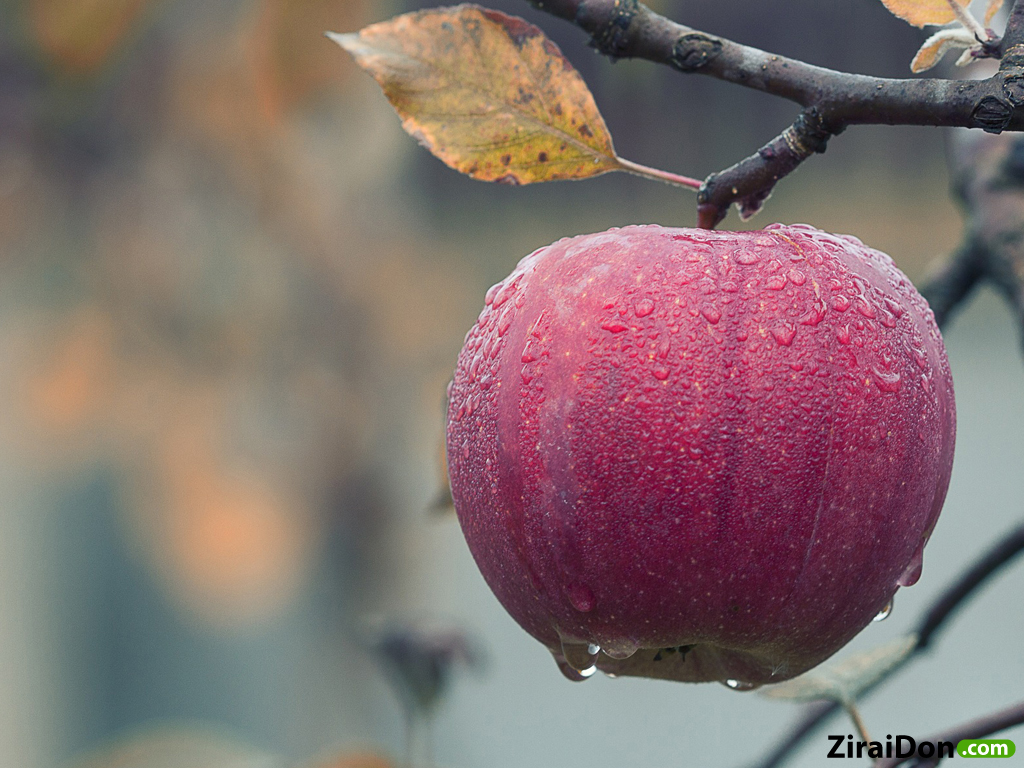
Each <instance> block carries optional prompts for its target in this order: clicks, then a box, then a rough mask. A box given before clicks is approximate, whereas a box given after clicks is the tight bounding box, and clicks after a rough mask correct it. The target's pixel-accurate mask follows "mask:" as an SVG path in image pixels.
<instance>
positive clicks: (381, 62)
mask: <svg viewBox="0 0 1024 768" xmlns="http://www.w3.org/2000/svg"><path fill="white" fill-rule="evenodd" d="M328 36H329V37H330V38H331V39H332V40H334V41H335V42H337V43H338V44H339V45H340V46H341V47H342V48H344V49H345V50H346V51H348V52H349V53H350V54H352V56H353V58H355V60H356V62H357V63H358V64H359V66H360V67H362V68H363V69H365V70H366V71H368V72H369V73H370V74H371V75H373V77H374V79H376V80H377V82H378V83H380V85H381V87H382V88H383V89H384V93H385V95H386V96H387V97H388V100H389V101H390V102H391V104H392V106H394V108H395V109H396V110H397V111H398V114H399V115H400V116H401V117H402V126H403V127H404V128H405V130H406V131H408V132H409V133H410V134H412V135H413V136H414V137H416V139H418V140H419V141H420V143H421V144H423V145H424V146H425V147H427V149H429V150H430V151H431V152H433V153H434V154H435V155H436V156H437V157H438V158H440V159H441V160H443V161H444V162H445V163H446V164H447V165H449V166H451V167H452V168H455V169H456V170H458V171H461V172H462V173H465V174H467V175H469V176H472V177H473V178H475V179H481V180H484V181H501V182H506V183H512V184H529V183H532V182H538V181H553V180H556V179H580V178H586V177H589V176H596V175H599V174H602V173H607V172H608V171H612V170H617V169H624V166H623V163H622V162H621V161H620V160H619V158H618V157H617V156H616V155H615V150H614V149H613V147H612V139H611V135H610V134H609V133H608V129H607V127H606V126H605V123H604V118H602V117H601V113H600V112H599V111H598V109H597V105H596V104H595V103H594V98H593V96H592V95H591V93H590V91H589V90H588V89H587V86H586V84H585V83H584V82H583V78H582V77H581V76H580V74H579V72H577V71H576V70H575V69H574V68H573V66H572V65H571V64H570V63H569V61H568V60H567V59H566V58H565V57H564V56H563V55H562V53H561V51H559V50H558V47H557V46H556V45H555V44H554V43H553V42H551V40H549V39H548V38H547V37H546V36H545V35H544V33H543V32H541V31H540V30H539V29H538V28H537V27H535V26H533V25H532V24H529V23H527V22H526V21H524V20H522V19H519V18H516V17H514V16H507V15H505V14H504V13H500V12H498V11H491V10H486V9H483V8H480V7H479V6H475V5H460V6H457V7H454V8H435V9H431V10H425V11H419V12H416V13H407V14H404V15H402V16H398V17H396V18H394V19H391V20H390V21H385V22H381V23H380V24H373V25H371V26H369V27H366V28H365V29H363V30H362V31H360V32H359V33H354V34H344V35H338V34H333V33H328Z"/></svg>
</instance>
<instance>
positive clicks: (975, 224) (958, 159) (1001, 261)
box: [921, 134, 1024, 339]
mask: <svg viewBox="0 0 1024 768" xmlns="http://www.w3.org/2000/svg"><path fill="white" fill-rule="evenodd" d="M950 170H951V175H952V181H953V191H954V197H955V198H956V199H957V201H958V202H959V203H960V206H961V207H962V208H963V211H964V219H965V225H966V226H965V227H964V237H963V242H961V244H960V246H959V247H958V248H957V250H956V251H955V252H954V253H953V254H952V256H951V257H950V258H949V259H948V261H947V262H946V263H945V264H943V265H942V266H941V267H940V268H939V271H938V272H936V273H935V274H934V275H933V276H932V277H931V278H930V279H929V280H928V281H927V282H926V283H925V284H924V285H923V286H922V287H921V293H922V294H924V297H925V298H926V299H928V301H929V303H930V304H931V305H932V309H933V311H934V312H935V316H936V319H938V320H939V322H940V323H942V322H943V321H945V320H947V319H948V318H949V316H950V314H951V313H952V312H953V311H954V310H955V309H956V307H957V306H958V305H959V304H960V303H961V302H962V301H963V300H964V299H965V298H966V297H967V296H968V295H969V294H970V293H971V291H972V289H973V288H974V287H975V286H976V285H978V284H979V283H980V282H982V281H984V280H988V281H989V282H990V283H991V284H992V285H993V286H994V287H995V288H996V289H997V290H999V291H1000V292H1001V293H1002V294H1003V296H1004V297H1005V298H1006V300H1007V302H1008V303H1009V305H1010V308H1011V310H1012V312H1013V313H1014V316H1015V318H1016V320H1017V323H1018V325H1019V327H1020V328H1021V331H1022V339H1024V137H1021V136H1017V135H1003V136H990V135H986V134H980V135H966V136H961V137H958V140H957V141H956V142H954V146H953V148H952V152H951V157H950Z"/></svg>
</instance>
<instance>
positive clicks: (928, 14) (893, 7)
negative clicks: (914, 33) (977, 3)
mask: <svg viewBox="0 0 1024 768" xmlns="http://www.w3.org/2000/svg"><path fill="white" fill-rule="evenodd" d="M956 2H957V3H958V4H959V5H961V6H963V7H965V8H966V7H967V6H968V5H969V4H970V2H971V0H956ZM882 4H883V5H885V7H886V8H888V9H889V11H890V12H891V13H893V14H895V15H896V16H899V17H900V18H901V19H903V20H904V21H907V22H909V23H910V24H913V25H914V26H915V27H925V26H929V25H938V24H949V23H950V22H951V21H956V14H955V13H953V9H952V8H951V7H950V5H949V2H948V0H882Z"/></svg>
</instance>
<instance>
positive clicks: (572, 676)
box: [551, 651, 597, 683]
mask: <svg viewBox="0 0 1024 768" xmlns="http://www.w3.org/2000/svg"><path fill="white" fill-rule="evenodd" d="M551 656H552V658H554V660H555V664H557V665H558V671H559V672H561V673H562V675H563V676H564V677H565V678H566V679H567V680H571V681H572V682H574V683H582V682H583V681H584V680H586V679H587V678H589V677H592V676H593V674H594V673H595V672H597V666H596V665H595V666H593V667H590V668H588V669H586V670H584V671H582V672H580V671H579V670H577V669H573V668H572V666H571V665H570V664H569V662H567V661H566V660H565V657H564V656H562V654H561V653H559V652H558V651H551Z"/></svg>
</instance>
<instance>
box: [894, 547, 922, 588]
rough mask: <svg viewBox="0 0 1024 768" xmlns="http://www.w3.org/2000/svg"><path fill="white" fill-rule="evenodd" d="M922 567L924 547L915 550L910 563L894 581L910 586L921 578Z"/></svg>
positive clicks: (903, 585)
mask: <svg viewBox="0 0 1024 768" xmlns="http://www.w3.org/2000/svg"><path fill="white" fill-rule="evenodd" d="M923 568H924V548H923V547H922V548H921V549H919V550H917V552H916V553H915V554H914V556H913V557H912V558H911V560H910V564H909V565H907V567H906V568H905V569H904V571H903V573H901V574H900V577H899V578H898V579H897V580H896V583H897V584H899V585H900V586H901V587H912V586H914V585H915V584H917V581H918V579H920V578H921V571H922V569H923Z"/></svg>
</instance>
